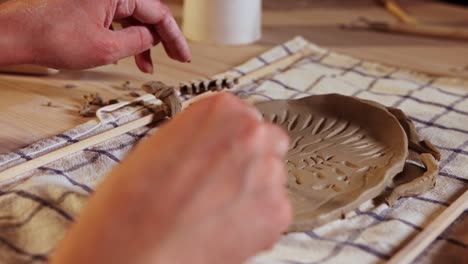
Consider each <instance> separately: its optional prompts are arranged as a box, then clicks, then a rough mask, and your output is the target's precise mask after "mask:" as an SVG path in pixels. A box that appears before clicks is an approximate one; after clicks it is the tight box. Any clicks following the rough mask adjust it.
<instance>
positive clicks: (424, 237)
mask: <svg viewBox="0 0 468 264" xmlns="http://www.w3.org/2000/svg"><path fill="white" fill-rule="evenodd" d="M466 209H468V191H465V193H464V194H463V195H461V196H460V197H459V198H458V199H457V200H456V201H455V202H454V203H453V204H452V205H450V206H449V207H448V208H447V209H445V210H444V211H443V212H442V213H441V214H440V215H439V216H438V217H437V218H436V219H435V220H434V221H432V222H431V223H430V224H429V225H427V226H426V228H424V230H423V231H422V232H421V233H419V234H418V235H417V236H416V237H415V238H414V239H413V240H411V241H410V242H409V243H408V244H407V245H406V246H405V247H404V248H403V249H402V250H400V251H399V252H398V253H397V254H396V255H395V256H393V257H392V258H391V259H390V261H388V264H406V263H411V262H412V261H413V260H414V259H415V258H416V257H418V256H419V254H421V252H422V251H423V250H424V249H425V248H426V247H427V246H429V245H430V244H431V242H432V241H434V239H436V238H437V237H438V236H439V235H440V233H442V232H443V231H444V230H445V229H446V228H447V227H448V226H449V225H450V224H451V223H453V221H455V220H456V219H457V218H458V217H459V216H460V215H461V214H462V213H463V212H464V211H465V210H466Z"/></svg>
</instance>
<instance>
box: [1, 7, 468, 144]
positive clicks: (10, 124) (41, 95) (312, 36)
mask: <svg viewBox="0 0 468 264" xmlns="http://www.w3.org/2000/svg"><path fill="white" fill-rule="evenodd" d="M323 2H326V3H323ZM399 2H401V4H402V6H403V7H404V8H405V9H406V10H407V11H408V12H409V13H410V14H412V15H414V16H415V17H416V18H418V19H419V20H421V21H424V22H428V23H434V24H439V25H448V26H459V27H466V28H468V9H463V8H460V7H456V6H451V5H447V4H442V3H438V2H435V1H415V0H408V1H399ZM169 4H170V6H171V8H172V11H173V13H174V15H175V16H176V18H177V19H178V21H179V22H180V21H181V17H180V16H181V13H182V3H181V1H180V0H179V1H178V0H174V1H173V2H170V3H169ZM359 16H365V17H368V18H373V19H378V20H387V21H392V20H394V18H393V17H392V16H390V15H389V14H388V13H387V12H386V11H385V10H383V9H382V8H381V7H379V6H377V5H376V4H375V1H371V0H362V1H361V0H359V1H357V0H356V1H308V0H288V1H281V0H264V16H263V26H264V28H263V38H262V40H261V41H259V42H258V43H256V44H254V45H248V46H240V47H223V46H214V45H204V44H200V43H190V46H191V49H192V53H193V59H192V63H190V64H181V63H177V62H173V61H170V60H169V59H168V58H167V57H166V56H165V55H164V54H163V51H162V49H161V48H160V47H157V48H155V49H154V50H153V51H152V52H153V55H154V58H155V63H156V72H155V74H154V75H147V74H143V73H140V72H139V71H138V70H137V68H136V67H135V66H134V62H133V59H131V58H128V59H125V60H122V61H120V62H119V63H118V65H108V66H104V67H99V68H95V69H90V70H86V71H63V72H60V73H59V74H57V75H53V76H47V77H32V76H20V75H7V74H0V124H1V129H0V153H4V152H8V151H13V150H15V149H18V148H21V147H24V146H26V145H28V144H31V143H33V142H35V141H37V140H40V139H42V138H44V137H48V136H53V135H55V134H58V133H61V132H63V131H66V130H68V129H70V128H72V127H74V126H76V125H79V124H82V123H84V122H86V121H87V120H89V119H87V118H83V117H80V116H79V115H78V109H79V107H80V105H81V103H82V96H83V95H84V94H86V93H89V92H98V93H100V94H101V95H102V96H103V97H105V98H108V99H110V98H116V97H122V96H125V95H126V94H128V93H129V91H128V90H127V91H124V90H122V89H121V88H122V84H123V83H124V82H126V81H130V87H131V88H132V87H134V88H138V87H139V86H140V85H141V84H142V83H144V82H146V81H148V80H161V81H164V82H167V83H169V84H173V85H177V84H178V83H179V82H181V81H187V80H190V79H197V78H200V77H208V76H211V75H214V74H217V73H220V72H223V71H226V70H228V69H230V68H232V67H233V66H235V65H238V64H241V63H242V62H244V61H245V60H247V59H249V58H251V57H253V56H255V55H257V54H259V53H261V52H263V51H265V50H267V49H269V48H271V47H273V46H274V45H277V44H280V43H282V42H284V41H286V40H289V39H291V38H293V37H294V36H296V35H302V36H304V37H306V38H307V39H308V40H309V41H311V42H313V43H316V44H318V45H321V46H323V47H326V48H329V49H332V50H334V51H337V52H341V53H346V54H349V55H352V56H355V57H358V58H363V59H368V60H373V61H379V62H383V63H387V64H391V65H396V66H403V67H407V68H412V69H415V70H419V71H425V72H430V73H435V74H443V75H456V76H462V77H468V43H467V42H461V41H450V40H437V39H429V38H421V37H412V36H401V35H391V34H384V33H377V32H369V31H345V30H343V29H340V24H342V23H348V22H350V21H352V20H354V19H356V18H357V17H359ZM72 86H73V87H74V88H67V87H72ZM49 102H50V103H51V105H49V106H48V104H49Z"/></svg>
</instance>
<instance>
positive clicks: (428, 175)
mask: <svg viewBox="0 0 468 264" xmlns="http://www.w3.org/2000/svg"><path fill="white" fill-rule="evenodd" d="M420 158H421V161H422V163H423V164H424V167H425V168H426V172H424V174H423V175H422V176H420V177H418V178H416V179H414V180H412V181H410V182H408V183H405V184H402V185H400V186H398V187H396V188H395V189H394V190H393V192H392V193H391V194H390V196H389V197H387V199H386V203H387V205H388V206H390V207H393V206H395V203H396V201H398V199H400V198H401V197H409V196H417V195H420V194H423V193H425V192H427V191H429V190H431V189H432V188H434V187H435V184H436V177H437V175H438V174H439V162H438V161H437V160H436V158H435V157H434V156H433V155H432V153H422V154H420Z"/></svg>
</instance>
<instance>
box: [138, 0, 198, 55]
mask: <svg viewBox="0 0 468 264" xmlns="http://www.w3.org/2000/svg"><path fill="white" fill-rule="evenodd" d="M132 16H133V17H134V18H136V19H137V20H139V21H140V22H142V23H145V24H151V25H154V27H155V29H156V31H157V33H158V35H159V36H160V37H161V40H162V42H163V45H164V48H165V50H166V53H167V54H168V56H169V57H171V58H173V59H176V60H179V61H182V62H187V61H190V58H191V54H190V48H189V46H188V44H187V41H186V40H185V38H184V36H183V34H182V32H181V31H180V28H179V26H178V25H177V22H176V21H175V19H174V17H173V16H172V14H171V12H170V10H169V8H168V7H167V6H166V5H165V4H163V3H161V2H160V1H155V0H136V6H135V9H134V12H133V14H132Z"/></svg>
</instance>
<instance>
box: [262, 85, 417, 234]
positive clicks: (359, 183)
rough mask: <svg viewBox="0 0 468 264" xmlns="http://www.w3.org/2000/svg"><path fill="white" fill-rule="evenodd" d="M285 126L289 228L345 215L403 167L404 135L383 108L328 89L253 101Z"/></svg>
mask: <svg viewBox="0 0 468 264" xmlns="http://www.w3.org/2000/svg"><path fill="white" fill-rule="evenodd" d="M257 107H258V109H259V110H260V111H261V112H262V113H263V115H264V118H265V119H266V120H268V121H271V122H273V123H276V124H278V125H280V126H281V127H283V128H284V129H285V130H287V132H288V134H289V136H290V137H291V146H290V149H289V152H288V154H287V157H286V162H287V169H288V173H289V179H288V183H287V189H288V192H289V196H290V198H291V202H292V204H293V208H294V221H293V223H292V225H291V226H290V228H289V232H294V231H306V230H310V229H312V228H314V227H317V226H320V225H323V224H325V223H327V222H330V221H332V220H335V219H338V218H340V217H342V216H344V214H345V213H347V212H349V211H351V210H354V209H355V208H357V207H358V206H359V205H360V204H362V203H363V202H365V201H367V200H369V199H373V198H375V197H376V196H378V195H379V194H381V193H382V192H383V190H384V189H385V187H386V186H388V185H389V183H391V182H392V179H393V177H394V176H395V175H397V174H398V173H399V172H401V171H402V170H403V167H404V165H405V160H406V158H407V156H408V140H407V135H406V133H405V131H404V130H403V128H402V127H401V126H400V124H399V122H398V120H397V118H395V116H394V115H393V114H392V113H390V112H389V111H388V110H387V109H386V108H385V107H383V106H381V105H379V104H376V103H372V102H367V101H363V100H359V99H356V98H352V97H347V96H342V95H337V94H329V95H319V96H310V97H306V98H302V99H298V100H276V101H270V102H264V103H260V104H258V105H257Z"/></svg>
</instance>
